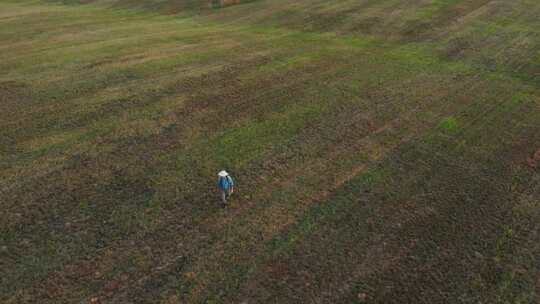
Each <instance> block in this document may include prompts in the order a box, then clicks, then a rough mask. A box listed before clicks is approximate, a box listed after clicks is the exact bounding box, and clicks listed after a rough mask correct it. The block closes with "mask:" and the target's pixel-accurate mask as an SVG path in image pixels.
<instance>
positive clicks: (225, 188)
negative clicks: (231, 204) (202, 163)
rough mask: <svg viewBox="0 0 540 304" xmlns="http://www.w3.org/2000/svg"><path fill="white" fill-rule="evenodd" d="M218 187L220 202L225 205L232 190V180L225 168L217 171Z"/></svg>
mask: <svg viewBox="0 0 540 304" xmlns="http://www.w3.org/2000/svg"><path fill="white" fill-rule="evenodd" d="M218 188H219V190H220V192H221V202H222V203H223V207H226V206H227V199H229V197H230V196H231V194H232V193H233V192H234V181H233V179H232V177H231V176H230V175H229V173H227V172H226V171H225V170H222V171H220V172H219V173H218Z"/></svg>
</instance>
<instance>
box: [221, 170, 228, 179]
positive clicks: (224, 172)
mask: <svg viewBox="0 0 540 304" xmlns="http://www.w3.org/2000/svg"><path fill="white" fill-rule="evenodd" d="M218 175H219V176H221V177H225V176H227V175H229V173H227V171H225V170H222V171H220V172H219V173H218Z"/></svg>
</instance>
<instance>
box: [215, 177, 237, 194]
mask: <svg viewBox="0 0 540 304" xmlns="http://www.w3.org/2000/svg"><path fill="white" fill-rule="evenodd" d="M233 186H234V181H233V179H232V177H230V176H229V175H227V176H220V177H219V179H218V187H219V188H220V189H221V190H229V188H231V187H233Z"/></svg>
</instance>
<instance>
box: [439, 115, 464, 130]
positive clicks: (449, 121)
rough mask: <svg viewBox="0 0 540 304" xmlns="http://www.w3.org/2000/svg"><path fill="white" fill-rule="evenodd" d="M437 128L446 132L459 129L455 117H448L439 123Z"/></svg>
mask: <svg viewBox="0 0 540 304" xmlns="http://www.w3.org/2000/svg"><path fill="white" fill-rule="evenodd" d="M439 129H441V130H443V131H445V132H448V133H455V132H456V131H457V130H459V124H458V121H457V119H456V118H454V117H448V118H446V119H444V120H443V121H441V122H440V123H439Z"/></svg>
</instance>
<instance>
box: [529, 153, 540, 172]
mask: <svg viewBox="0 0 540 304" xmlns="http://www.w3.org/2000/svg"><path fill="white" fill-rule="evenodd" d="M527 164H528V165H529V167H531V168H537V167H538V165H539V164H540V149H538V150H537V151H536V152H535V153H534V154H533V155H532V156H530V157H528V158H527Z"/></svg>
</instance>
